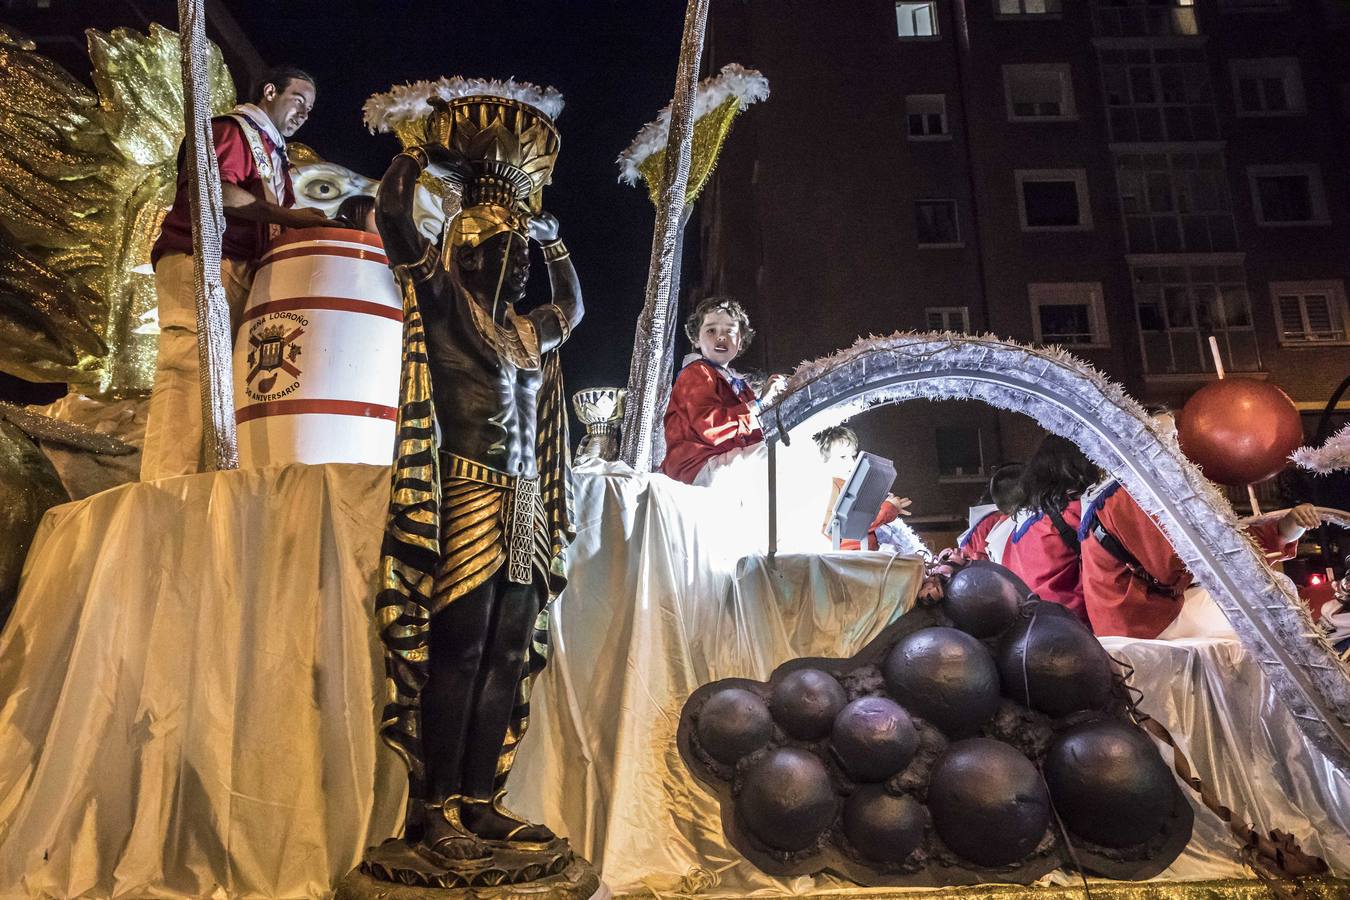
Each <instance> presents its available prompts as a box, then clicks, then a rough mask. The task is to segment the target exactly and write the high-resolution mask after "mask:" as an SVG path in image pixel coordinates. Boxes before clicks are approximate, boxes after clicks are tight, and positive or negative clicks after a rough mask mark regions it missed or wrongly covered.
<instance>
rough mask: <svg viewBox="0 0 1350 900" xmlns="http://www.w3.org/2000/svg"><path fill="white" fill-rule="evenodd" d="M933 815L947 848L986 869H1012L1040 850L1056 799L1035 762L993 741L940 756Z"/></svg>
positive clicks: (932, 786) (964, 744)
mask: <svg viewBox="0 0 1350 900" xmlns="http://www.w3.org/2000/svg"><path fill="white" fill-rule="evenodd" d="M928 811H929V812H930V813H932V815H933V825H934V826H935V827H936V828H937V833H938V836H939V837H941V838H942V841H943V843H945V844H946V845H947V846H948V847H950V848H951V849H952V851H953V852H955V853H956V854H957V855H959V856H961V857H963V858H965V859H968V860H970V861H971V862H973V863H976V864H977V865H981V866H1006V865H1008V864H1010V863H1014V862H1017V861H1018V860H1020V859H1023V858H1024V857H1026V856H1027V854H1029V853H1031V851H1033V850H1035V849H1036V845H1037V844H1039V843H1040V842H1041V837H1042V836H1043V835H1044V834H1045V828H1046V826H1047V825H1048V824H1049V822H1050V794H1049V792H1048V791H1047V790H1046V788H1045V782H1044V781H1042V780H1041V776H1040V773H1039V772H1037V771H1036V767H1035V766H1034V765H1032V763H1031V761H1030V760H1029V759H1027V758H1026V757H1025V756H1023V755H1022V754H1020V753H1018V752H1017V751H1016V750H1014V749H1013V748H1012V747H1010V746H1008V745H1007V744H1004V743H1002V742H1000V741H995V740H991V739H989V738H971V739H969V740H965V741H958V742H957V743H955V744H952V745H951V746H950V747H948V748H947V751H946V752H945V753H943V754H942V756H940V757H938V760H937V763H936V764H935V765H934V766H933V775H932V780H931V781H930V782H929V785H928Z"/></svg>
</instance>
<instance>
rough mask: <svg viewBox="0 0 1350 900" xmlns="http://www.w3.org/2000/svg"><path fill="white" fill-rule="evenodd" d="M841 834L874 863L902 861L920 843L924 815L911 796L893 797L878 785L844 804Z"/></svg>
mask: <svg viewBox="0 0 1350 900" xmlns="http://www.w3.org/2000/svg"><path fill="white" fill-rule="evenodd" d="M843 820H844V834H845V835H846V836H847V837H848V840H849V843H850V844H852V845H853V846H854V847H855V848H856V849H857V851H858V852H859V853H861V854H862V855H863V856H864V857H866V858H867V859H870V860H875V861H876V862H893V863H898V862H903V861H904V859H905V858H906V857H907V856H909V855H910V854H911V853H913V852H914V850H915V848H917V847H918V846H919V844H920V843H921V842H922V841H923V830H924V828H925V827H926V826H927V825H928V813H927V811H926V810H925V809H924V808H923V805H922V804H920V803H919V802H918V801H916V800H915V799H914V798H913V797H909V796H900V797H893V796H891V795H890V794H888V793H886V790H885V788H883V787H882V786H881V785H879V784H869V785H865V786H864V787H861V788H859V789H858V790H857V791H855V792H854V793H853V796H852V797H849V798H848V801H847V802H846V803H845V804H844V816H843Z"/></svg>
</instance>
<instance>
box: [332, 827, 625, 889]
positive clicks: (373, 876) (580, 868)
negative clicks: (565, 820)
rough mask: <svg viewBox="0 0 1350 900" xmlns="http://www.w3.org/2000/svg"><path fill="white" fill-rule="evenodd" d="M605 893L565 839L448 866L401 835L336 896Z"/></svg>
mask: <svg viewBox="0 0 1350 900" xmlns="http://www.w3.org/2000/svg"><path fill="white" fill-rule="evenodd" d="M600 892H601V884H600V876H599V874H598V873H597V872H596V871H595V868H594V867H593V866H592V865H591V864H590V863H589V862H587V861H586V860H585V859H583V858H582V857H580V856H577V855H576V854H574V853H573V852H572V848H571V847H570V846H569V845H568V843H567V841H566V840H565V839H563V838H558V839H557V840H556V841H554V842H553V843H552V844H550V845H549V847H548V848H547V849H545V850H530V851H525V850H512V849H510V848H502V849H497V850H495V851H494V852H493V854H492V858H491V859H489V860H486V861H485V862H484V863H482V864H480V865H477V866H467V865H466V866H465V868H464V869H462V870H455V869H443V868H441V867H439V866H437V865H435V864H434V863H432V862H430V861H428V860H426V859H424V858H423V857H422V856H421V855H419V854H418V853H417V852H416V851H415V850H413V848H412V847H410V846H408V844H407V843H406V842H404V841H403V840H401V839H399V838H391V839H389V840H387V841H385V842H384V843H383V844H381V845H380V846H379V847H376V848H375V849H373V850H371V851H370V852H368V853H367V854H366V858H365V859H363V860H362V861H361V864H360V865H359V866H357V867H356V868H355V869H353V870H352V871H351V872H349V873H348V874H347V877H346V878H343V879H342V881H340V882H338V885H337V887H336V888H335V889H334V892H333V897H334V900H432V898H447V897H464V898H469V897H472V898H474V900H509V898H516V897H520V898H529V900H590V898H591V897H594V896H595V895H596V894H598V893H600Z"/></svg>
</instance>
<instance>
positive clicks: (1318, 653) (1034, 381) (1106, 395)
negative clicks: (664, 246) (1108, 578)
mask: <svg viewBox="0 0 1350 900" xmlns="http://www.w3.org/2000/svg"><path fill="white" fill-rule="evenodd" d="M915 399H924V400H982V401H984V402H985V403H988V404H990V405H991V406H995V407H998V408H1000V409H1005V410H1009V411H1012V412H1018V413H1023V414H1025V415H1028V416H1030V417H1032V418H1033V419H1035V420H1036V422H1037V423H1038V424H1039V425H1041V426H1042V427H1043V428H1045V429H1046V430H1047V431H1051V432H1053V433H1055V434H1058V435H1061V436H1062V437H1065V438H1068V439H1069V440H1072V441H1073V442H1074V443H1076V444H1077V445H1078V446H1079V447H1081V448H1082V449H1083V452H1085V453H1086V454H1087V455H1088V457H1089V458H1091V459H1092V461H1093V462H1095V463H1097V465H1099V466H1101V467H1102V468H1103V469H1105V470H1107V471H1108V472H1110V473H1111V474H1112V475H1114V476H1115V477H1117V478H1118V479H1119V480H1120V482H1121V483H1122V484H1123V485H1124V487H1125V488H1126V490H1128V491H1129V492H1130V494H1131V495H1133V497H1134V498H1135V499H1136V500H1137V501H1138V502H1139V505H1140V506H1141V507H1143V508H1144V509H1145V510H1147V511H1148V512H1149V513H1151V514H1152V515H1154V516H1155V517H1157V519H1158V521H1159V522H1161V523H1162V527H1163V531H1164V532H1165V533H1166V534H1167V537H1168V538H1169V539H1170V540H1171V542H1172V546H1173V547H1175V548H1176V551H1177V554H1178V555H1179V556H1180V557H1181V559H1182V560H1183V561H1185V563H1186V565H1187V566H1188V567H1189V568H1190V570H1191V571H1192V572H1193V573H1195V575H1196V577H1197V578H1198V580H1199V581H1200V582H1201V583H1202V584H1204V586H1205V587H1207V588H1208V589H1209V591H1210V593H1211V594H1212V595H1213V597H1214V599H1215V601H1216V602H1217V603H1218V604H1219V606H1220V607H1221V608H1222V609H1223V611H1224V613H1225V614H1226V615H1227V616H1228V620H1229V621H1230V622H1231V623H1232V625H1233V628H1234V630H1236V631H1237V633H1238V635H1239V637H1240V638H1241V639H1242V642H1243V644H1244V645H1245V646H1246V647H1247V649H1248V650H1249V651H1250V652H1251V653H1252V654H1253V655H1254V656H1255V658H1256V659H1257V660H1258V661H1259V662H1260V664H1261V667H1262V669H1263V670H1264V671H1265V674H1266V677H1267V678H1269V679H1270V681H1271V683H1272V684H1273V685H1274V687H1275V689H1276V691H1277V693H1278V695H1279V696H1280V697H1281V698H1282V700H1283V701H1284V702H1285V703H1286V704H1287V705H1288V707H1289V709H1290V711H1291V712H1292V713H1293V715H1294V717H1295V718H1296V719H1297V721H1298V723H1299V726H1300V727H1301V728H1302V729H1303V731H1304V733H1305V734H1306V735H1307V737H1308V738H1309V739H1310V740H1311V741H1312V742H1313V743H1314V745H1315V746H1316V747H1317V748H1318V749H1319V750H1320V751H1321V752H1322V753H1324V754H1326V756H1327V758H1328V759H1329V760H1330V762H1331V763H1332V764H1333V765H1334V766H1335V767H1336V768H1337V769H1339V770H1340V771H1341V772H1350V667H1347V666H1346V664H1345V663H1343V662H1342V661H1340V660H1339V659H1338V658H1337V657H1336V654H1335V653H1334V652H1333V651H1332V649H1331V647H1330V645H1329V644H1328V643H1327V642H1326V640H1325V639H1324V638H1323V637H1322V635H1321V633H1320V632H1319V631H1318V629H1317V628H1316V626H1315V625H1314V624H1313V622H1312V620H1311V618H1310V617H1309V614H1308V611H1307V610H1306V608H1305V607H1304V605H1303V603H1302V602H1301V601H1300V600H1299V598H1298V597H1297V596H1296V595H1295V594H1294V593H1292V592H1291V591H1289V590H1288V589H1287V588H1286V587H1285V586H1284V584H1282V583H1281V582H1280V580H1278V579H1277V578H1276V577H1275V573H1274V571H1273V570H1272V569H1271V568H1270V566H1269V565H1268V564H1267V563H1266V561H1265V558H1264V557H1263V556H1262V554H1261V552H1260V551H1259V550H1258V549H1257V548H1256V546H1255V545H1254V544H1253V543H1252V542H1251V541H1250V540H1249V539H1248V538H1247V537H1246V536H1245V535H1244V534H1243V533H1242V532H1240V531H1239V530H1238V528H1237V518H1236V517H1235V516H1234V514H1233V510H1232V507H1231V506H1230V505H1229V503H1228V501H1227V499H1226V498H1225V497H1224V496H1223V495H1222V494H1221V493H1220V492H1219V491H1218V490H1217V489H1216V488H1215V486H1214V485H1213V484H1212V483H1211V482H1210V481H1208V480H1207V479H1206V478H1205V477H1204V476H1203V475H1202V474H1201V473H1200V470H1199V469H1198V468H1196V467H1195V465H1194V464H1192V463H1191V462H1190V461H1189V460H1187V459H1186V457H1185V456H1183V455H1182V453H1181V449H1180V447H1179V446H1178V445H1177V442H1176V439H1175V437H1173V436H1171V435H1167V434H1164V433H1160V432H1159V431H1157V430H1155V429H1154V427H1153V424H1152V422H1151V421H1150V417H1149V416H1148V414H1147V413H1145V412H1144V410H1143V408H1142V407H1140V405H1139V404H1138V403H1137V402H1135V401H1134V400H1133V399H1131V398H1130V397H1129V396H1128V395H1127V394H1126V393H1125V391H1124V390H1123V389H1122V388H1121V387H1120V386H1119V385H1118V384H1115V383H1114V382H1112V381H1110V380H1109V379H1107V378H1106V377H1105V376H1104V375H1102V374H1101V373H1100V372H1098V371H1097V370H1096V369H1094V368H1093V367H1092V366H1090V365H1088V364H1087V363H1085V362H1083V361H1082V360H1079V359H1077V358H1076V357H1074V356H1072V355H1070V354H1068V353H1065V352H1064V351H1062V350H1059V349H1057V348H1036V347H1029V346H1025V345H1022V344H1017V343H1014V342H1010V341H1003V340H999V339H997V338H993V337H972V336H969V335H956V334H939V333H927V334H914V333H896V334H893V335H890V336H889V337H871V338H865V339H862V340H859V341H858V342H857V343H856V344H854V345H853V346H852V347H850V348H848V349H847V350H843V351H840V352H839V353H836V354H834V355H833V356H828V357H824V358H822V359H819V360H815V361H812V362H807V363H803V364H802V365H801V366H799V367H798V368H797V370H796V371H795V372H794V373H793V374H792V377H791V379H790V380H789V385H788V391H787V392H786V393H785V394H783V395H782V396H781V398H780V399H779V401H778V402H777V403H776V404H774V406H773V407H772V408H770V409H768V410H767V411H766V413H765V415H764V420H765V423H764V425H765V427H764V431H765V436H766V438H767V440H768V442H769V446H770V448H772V447H773V445H774V442H776V441H780V440H783V439H784V436H785V435H786V433H787V432H788V431H789V430H791V429H793V428H796V427H797V426H799V425H802V424H804V423H807V424H808V427H807V428H805V429H802V430H803V431H808V432H809V431H815V430H817V429H819V428H824V427H826V426H828V425H831V424H836V423H838V422H841V421H843V420H844V419H846V418H848V417H849V416H852V415H856V414H857V413H858V412H861V411H862V410H865V409H868V408H871V407H874V406H880V405H886V404H892V403H900V402H903V401H905V400H915ZM771 477H772V476H771Z"/></svg>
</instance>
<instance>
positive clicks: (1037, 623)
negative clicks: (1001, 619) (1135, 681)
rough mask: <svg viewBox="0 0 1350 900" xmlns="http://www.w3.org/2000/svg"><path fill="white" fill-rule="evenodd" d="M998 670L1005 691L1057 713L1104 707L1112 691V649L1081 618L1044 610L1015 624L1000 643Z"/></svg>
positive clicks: (1062, 713)
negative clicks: (1099, 639) (1050, 613)
mask: <svg viewBox="0 0 1350 900" xmlns="http://www.w3.org/2000/svg"><path fill="white" fill-rule="evenodd" d="M998 673H999V676H1000V677H1001V678H1002V679H1003V693H1004V694H1006V695H1007V696H1009V697H1012V698H1013V699H1015V700H1018V701H1019V702H1021V703H1024V704H1026V705H1027V706H1030V707H1031V708H1033V709H1038V710H1040V711H1041V712H1043V713H1045V714H1046V715H1048V716H1054V717H1056V718H1058V717H1059V716H1066V715H1068V714H1069V713H1071V712H1075V711H1077V710H1080V709H1098V708H1100V707H1101V706H1102V705H1103V704H1105V703H1106V701H1107V699H1108V698H1109V697H1110V694H1111V662H1110V659H1109V658H1108V657H1107V655H1106V651H1105V650H1104V649H1102V645H1101V644H1100V643H1098V642H1097V639H1096V638H1095V637H1093V636H1092V632H1090V631H1088V630H1087V628H1086V627H1084V626H1083V624H1082V623H1081V622H1079V621H1078V620H1077V619H1074V618H1071V617H1069V616H1064V615H1046V614H1039V615H1037V616H1036V617H1035V618H1034V619H1024V620H1022V621H1021V622H1019V623H1018V624H1017V625H1014V626H1013V627H1012V628H1011V629H1010V630H1009V631H1008V633H1007V634H1006V635H1004V637H1003V641H1002V643H1001V644H1000V646H999V654H998ZM1028 690H1029V691H1030V698H1028V696H1027V693H1028Z"/></svg>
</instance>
